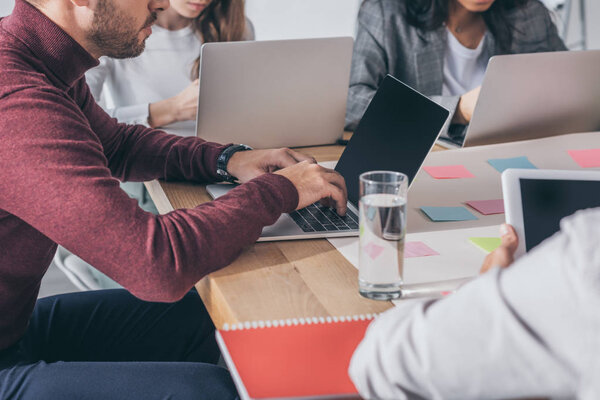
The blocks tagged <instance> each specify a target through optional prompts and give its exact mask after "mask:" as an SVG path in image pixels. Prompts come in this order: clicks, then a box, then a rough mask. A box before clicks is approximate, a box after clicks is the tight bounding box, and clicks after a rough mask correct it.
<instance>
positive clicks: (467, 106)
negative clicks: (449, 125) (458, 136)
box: [452, 86, 481, 125]
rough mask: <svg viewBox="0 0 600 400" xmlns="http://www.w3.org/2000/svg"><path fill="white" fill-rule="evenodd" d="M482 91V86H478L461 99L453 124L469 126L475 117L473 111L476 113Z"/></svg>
mask: <svg viewBox="0 0 600 400" xmlns="http://www.w3.org/2000/svg"><path fill="white" fill-rule="evenodd" d="M480 91H481V86H478V87H476V88H475V89H473V90H471V91H470V92H467V93H465V94H463V95H462V96H461V97H460V100H459V102H458V106H456V112H455V113H454V118H453V119H452V122H453V123H455V124H461V125H467V124H469V123H470V122H471V118H472V117H473V111H475V105H476V104H477V99H478V98H479V92H480Z"/></svg>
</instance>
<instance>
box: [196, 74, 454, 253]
mask: <svg viewBox="0 0 600 400" xmlns="http://www.w3.org/2000/svg"><path fill="white" fill-rule="evenodd" d="M449 114H450V113H449V111H448V110H446V109H445V108H443V107H441V106H440V105H438V104H437V103H435V102H433V101H431V100H430V99H429V98H427V97H426V96H423V95H422V94H420V93H419V92H417V91H415V90H413V89H411V88H410V87H408V86H406V85H405V84H403V83H402V82H400V81H399V80H397V79H396V78H393V77H392V76H390V75H388V76H386V77H385V79H384V80H383V82H382V83H381V85H380V86H379V89H378V90H377V93H376V94H375V96H374V97H373V100H371V103H370V104H369V107H368V108H367V110H366V112H365V114H364V116H363V117H362V119H361V121H360V123H359V125H358V127H357V129H356V132H354V135H352V138H351V139H350V141H349V142H348V145H347V146H346V149H345V150H344V152H343V153H342V156H341V157H340V160H339V162H338V163H337V165H336V167H335V170H336V171H337V172H339V173H340V174H341V175H342V176H343V177H344V179H345V180H346V187H347V189H348V212H347V214H346V216H344V217H340V216H338V215H337V214H336V212H335V210H333V209H331V208H327V207H323V206H321V205H319V204H318V203H315V204H312V205H310V206H308V207H306V208H304V209H301V210H297V211H294V212H292V213H290V214H283V215H282V216H281V217H280V218H279V219H278V220H277V222H275V224H273V225H271V226H267V227H265V228H264V229H263V231H262V234H261V237H260V238H259V239H258V241H273V240H291V239H311V238H321V237H341V236H357V235H358V200H359V189H358V176H359V175H360V174H361V173H363V172H366V171H372V170H390V171H399V172H403V173H405V174H406V175H407V176H408V178H409V182H410V183H412V180H413V178H414V177H415V175H416V174H417V172H418V171H419V168H420V167H421V164H423V161H424V160H425V157H426V156H427V154H429V151H430V150H431V148H432V147H433V145H434V144H435V141H436V139H437V137H438V135H439V134H440V132H441V129H442V127H443V125H444V123H445V122H446V120H447V119H448V116H449ZM232 187H233V185H223V184H217V185H208V186H207V190H208V192H209V194H210V195H211V196H212V197H213V198H218V197H220V196H222V195H223V194H225V193H227V191H229V190H230V189H231V188H232Z"/></svg>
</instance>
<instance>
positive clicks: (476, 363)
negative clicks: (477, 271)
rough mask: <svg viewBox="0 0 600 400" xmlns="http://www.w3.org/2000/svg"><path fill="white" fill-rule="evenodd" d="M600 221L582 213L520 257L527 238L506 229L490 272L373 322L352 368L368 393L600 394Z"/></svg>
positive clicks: (599, 215) (397, 399) (597, 215)
mask: <svg viewBox="0 0 600 400" xmlns="http://www.w3.org/2000/svg"><path fill="white" fill-rule="evenodd" d="M598 226H600V209H591V210H584V211H579V212H577V213H576V214H575V215H574V216H571V217H568V218H565V219H563V221H561V231H560V232H558V233H557V234H556V235H554V236H553V237H551V238H549V239H547V240H546V241H545V242H543V243H542V244H541V245H539V246H537V247H536V248H535V249H533V250H532V251H530V252H529V253H528V254H527V255H525V256H523V257H521V258H519V259H518V260H516V261H515V262H514V263H513V254H514V251H515V250H516V248H517V242H518V239H517V237H516V234H515V233H514V230H513V229H512V228H511V227H510V226H508V225H504V226H503V228H504V232H503V233H504V234H503V237H502V245H501V247H500V248H498V249H497V250H496V251H495V252H493V253H491V254H490V255H489V256H488V258H487V259H486V261H485V263H484V266H483V268H482V270H483V271H484V272H485V273H484V274H483V275H482V276H480V277H479V278H477V279H475V280H473V281H472V282H470V283H468V284H466V285H464V286H463V287H462V288H460V289H459V290H458V291H457V292H456V293H454V294H452V295H450V296H448V297H447V298H445V299H443V300H431V299H422V300H414V301H407V302H405V303H403V304H402V305H401V306H399V307H395V308H394V309H392V310H390V311H387V312H386V313H384V314H382V315H381V316H380V317H378V318H377V319H376V320H375V321H374V322H372V323H371V325H370V327H369V329H368V330H367V333H366V336H365V338H364V339H363V341H362V343H361V344H360V345H359V347H358V348H357V350H356V352H355V353H354V356H353V358H352V361H351V364H350V371H349V373H350V376H351V378H352V380H353V381H354V384H355V385H356V387H357V389H358V391H359V392H360V394H361V395H362V396H363V397H364V398H365V399H394V400H402V399H461V400H467V399H507V398H561V399H562V398H577V399H590V400H591V399H598V398H600V313H599V312H598V309H600V246H598V242H599V239H600V231H599V230H598ZM511 264H512V265H511ZM509 265H511V266H510V268H506V267H507V266H509Z"/></svg>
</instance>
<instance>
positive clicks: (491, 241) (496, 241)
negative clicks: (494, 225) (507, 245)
mask: <svg viewBox="0 0 600 400" xmlns="http://www.w3.org/2000/svg"><path fill="white" fill-rule="evenodd" d="M469 242H471V243H473V244H474V245H475V246H477V247H479V248H480V249H481V250H483V251H485V252H486V253H491V252H492V251H494V250H496V248H497V247H498V246H500V243H502V240H501V239H500V238H496V237H472V238H469Z"/></svg>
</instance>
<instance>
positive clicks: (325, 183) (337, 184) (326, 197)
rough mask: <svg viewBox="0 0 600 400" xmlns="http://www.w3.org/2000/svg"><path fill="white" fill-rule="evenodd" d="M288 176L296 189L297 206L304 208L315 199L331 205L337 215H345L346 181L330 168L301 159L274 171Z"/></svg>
mask: <svg viewBox="0 0 600 400" xmlns="http://www.w3.org/2000/svg"><path fill="white" fill-rule="evenodd" d="M275 173H276V174H279V175H283V176H285V177H286V178H288V179H289V180H290V181H292V183H293V184H294V186H296V189H297V190H298V207H297V209H301V208H304V207H306V206H309V205H311V204H312V203H314V202H315V201H319V200H320V201H321V203H322V204H323V205H324V206H327V207H333V208H335V209H336V210H337V213H338V214H339V215H342V216H343V215H346V207H347V205H346V202H347V201H348V193H347V192H346V182H345V181H344V178H343V177H342V176H341V175H340V174H338V173H337V172H335V171H334V170H332V169H328V168H325V167H322V166H320V165H318V164H314V163H310V162H309V161H303V162H301V163H298V164H295V165H292V166H291V167H287V168H284V169H282V170H279V171H277V172H275Z"/></svg>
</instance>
